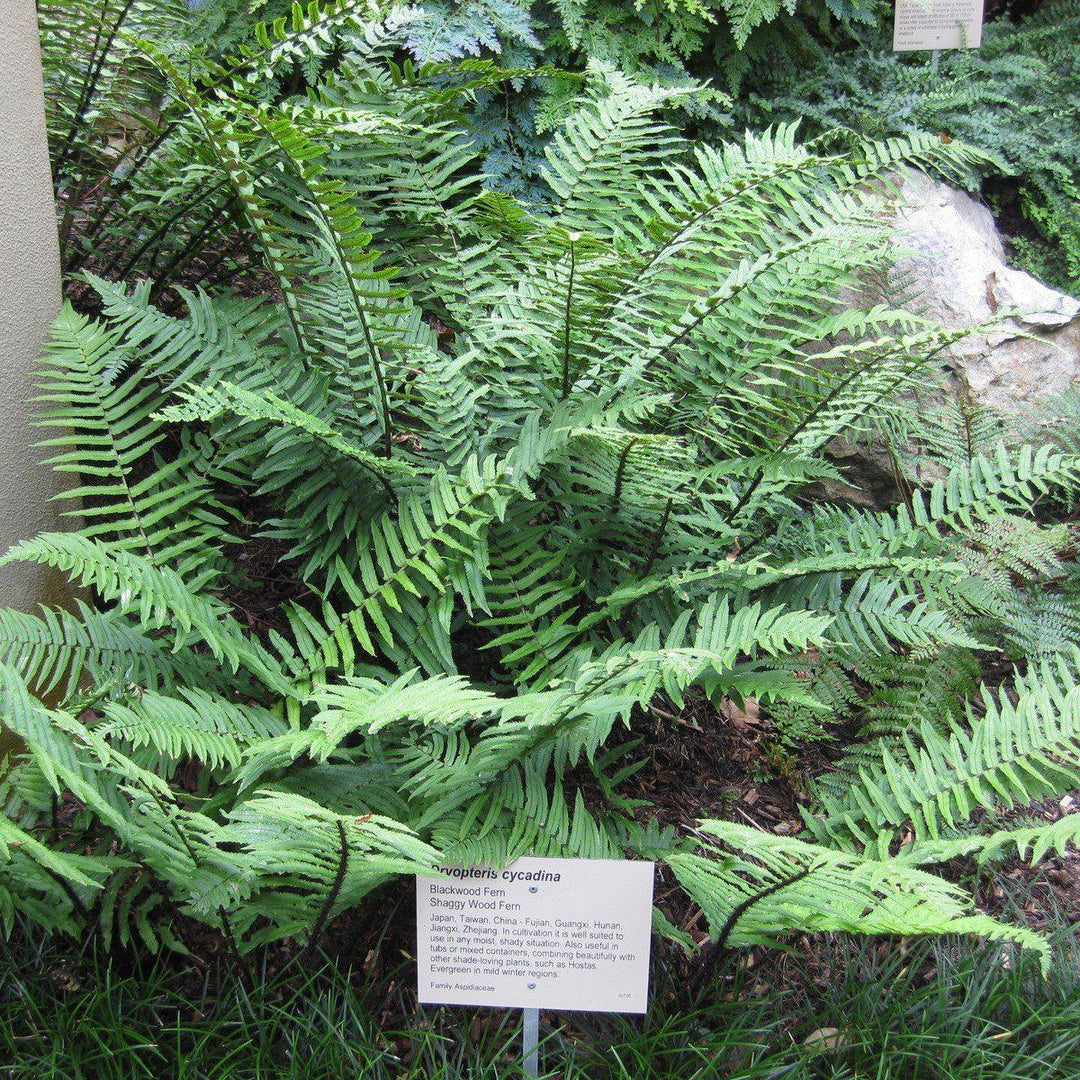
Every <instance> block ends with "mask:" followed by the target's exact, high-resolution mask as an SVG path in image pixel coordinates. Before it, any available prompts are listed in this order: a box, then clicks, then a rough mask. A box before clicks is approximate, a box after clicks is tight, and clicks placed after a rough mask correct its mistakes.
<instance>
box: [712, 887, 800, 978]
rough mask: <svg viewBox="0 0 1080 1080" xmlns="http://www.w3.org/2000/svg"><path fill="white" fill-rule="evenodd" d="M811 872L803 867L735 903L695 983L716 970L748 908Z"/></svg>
mask: <svg viewBox="0 0 1080 1080" xmlns="http://www.w3.org/2000/svg"><path fill="white" fill-rule="evenodd" d="M811 873H813V868H812V867H809V866H807V867H803V869H802V870H799V871H798V872H797V873H795V874H792V875H791V876H790V877H786V878H781V879H780V880H779V881H774V882H773V883H772V884H771V885H769V886H767V887H766V888H764V889H762V890H761V892H757V893H754V895H753V896H748V897H747V898H746V899H745V900H743V901H742V902H741V903H738V904H736V905H735V906H734V907H733V908H732V909H731V913H730V914H729V915H728V917H727V919H726V920H725V921H724V925H723V926H721V927H720V933H719V934H717V936H716V941H715V943H714V944H713V947H712V948H711V949H710V950H709V954H708V956H707V957H706V958H705V962H704V963H703V964H702V965H701V968H700V969H699V971H698V975H697V979H696V982H697V985H698V986H703V985H704V984H705V983H706V982H707V981H708V980H709V979H710V978H711V977H712V974H713V972H714V971H715V970H716V965H717V964H718V963H719V962H720V959H721V957H723V956H724V954H725V953H726V952H727V943H728V938H730V937H731V935H732V932H733V931H734V929H735V927H736V925H737V924H738V922H739V920H740V919H741V918H742V917H743V916H744V915H745V914H746V913H747V911H749V910H750V908H752V907H753V906H754V905H755V904H760V903H761V901H762V900H767V899H768V898H769V897H770V896H773V895H775V894H776V893H778V892H780V890H781V889H786V888H787V887H788V886H789V885H795V884H796V883H798V882H800V881H802V880H804V879H805V878H808V877H809V876H810V875H811Z"/></svg>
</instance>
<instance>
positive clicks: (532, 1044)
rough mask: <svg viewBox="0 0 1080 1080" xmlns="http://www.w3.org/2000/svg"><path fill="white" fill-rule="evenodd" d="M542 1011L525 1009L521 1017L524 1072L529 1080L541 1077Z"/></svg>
mask: <svg viewBox="0 0 1080 1080" xmlns="http://www.w3.org/2000/svg"><path fill="white" fill-rule="evenodd" d="M539 1042H540V1010H539V1009H524V1010H523V1011H522V1016H521V1052H522V1061H523V1067H524V1072H525V1075H526V1076H527V1077H529V1080H536V1078H537V1077H538V1076H539V1075H540V1051H539V1049H538V1043H539Z"/></svg>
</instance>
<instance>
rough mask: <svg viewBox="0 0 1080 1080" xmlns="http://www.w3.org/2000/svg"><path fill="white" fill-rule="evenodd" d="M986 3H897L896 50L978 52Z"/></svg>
mask: <svg viewBox="0 0 1080 1080" xmlns="http://www.w3.org/2000/svg"><path fill="white" fill-rule="evenodd" d="M982 26H983V0H896V18H895V21H894V22H893V51H894V52H911V51H913V50H916V49H931V50H934V49H977V48H978V47H979V46H980V45H981V44H982Z"/></svg>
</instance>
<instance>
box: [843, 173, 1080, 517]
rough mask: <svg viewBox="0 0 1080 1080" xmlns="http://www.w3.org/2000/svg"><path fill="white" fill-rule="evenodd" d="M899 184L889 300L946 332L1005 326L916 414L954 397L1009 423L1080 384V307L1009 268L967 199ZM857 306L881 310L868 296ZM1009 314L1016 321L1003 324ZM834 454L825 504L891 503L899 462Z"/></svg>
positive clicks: (964, 355)
mask: <svg viewBox="0 0 1080 1080" xmlns="http://www.w3.org/2000/svg"><path fill="white" fill-rule="evenodd" d="M897 184H898V196H897V198H896V200H895V206H896V209H895V212H894V220H893V225H894V228H895V231H896V245H897V250H898V253H899V257H898V259H897V261H896V263H895V265H894V267H893V269H892V271H891V272H890V275H889V286H890V290H889V291H890V292H892V293H894V294H896V293H899V294H900V295H902V296H903V298H904V304H905V306H906V307H908V308H909V309H910V310H914V311H917V312H918V313H919V314H922V315H925V316H927V317H928V318H930V319H933V320H934V321H936V322H937V323H939V324H940V325H942V326H945V327H947V328H949V329H965V328H968V327H973V326H979V325H983V324H987V323H990V322H993V321H995V320H998V319H1000V320H1001V321H999V322H997V323H996V325H995V326H994V328H993V330H992V331H991V332H990V333H976V334H971V335H969V336H967V337H966V338H964V339H963V340H961V341H959V342H957V343H955V344H954V345H952V346H951V347H950V348H949V350H948V351H947V352H946V353H945V354H944V355H943V358H942V359H943V369H942V371H941V372H940V375H941V379H940V386H939V385H937V382H936V380H935V378H934V376H933V375H928V378H926V379H925V380H923V381H922V383H921V385H920V387H919V390H918V394H917V403H918V405H919V406H920V407H922V408H927V409H936V408H938V407H940V406H941V405H942V404H943V403H944V401H945V400H946V399H947V398H951V399H953V400H956V401H960V402H964V403H965V404H970V405H976V406H987V407H990V408H992V409H995V410H997V411H998V412H1001V413H1004V414H1009V413H1012V414H1017V413H1027V412H1031V411H1033V409H1034V408H1035V407H1036V406H1037V405H1038V404H1039V402H1040V401H1041V400H1044V399H1046V398H1051V397H1054V396H1056V395H1059V394H1062V393H1064V392H1065V391H1066V390H1068V389H1069V388H1070V387H1071V386H1073V385H1074V384H1076V383H1080V301H1078V300H1076V299H1074V298H1073V297H1071V296H1067V295H1065V294H1064V293H1060V292H1057V291H1056V290H1054V289H1051V288H1048V287H1047V286H1046V285H1044V284H1042V282H1040V281H1038V280H1037V279H1036V278H1034V277H1032V276H1031V275H1030V274H1027V273H1025V272H1024V271H1022V270H1015V269H1013V268H1012V267H1010V266H1008V265H1007V264H1006V262H1005V248H1004V245H1003V244H1002V241H1001V237H1000V235H999V234H998V231H997V227H996V226H995V224H994V219H993V217H992V215H991V214H990V211H989V210H987V209H986V207H984V206H981V205H980V204H979V203H977V202H976V201H975V200H974V199H972V198H971V196H969V195H967V194H965V193H964V192H962V191H958V190H956V189H955V188H952V187H949V185H947V184H943V183H938V182H937V181H935V180H932V179H931V178H930V177H929V176H927V175H926V174H925V173H921V172H917V171H914V170H910V171H908V172H906V173H904V174H903V176H901V177H898V178H897ZM851 299H852V302H853V303H856V304H872V303H874V301H875V298H874V297H871V296H870V295H869V294H868V295H865V296H859V295H856V296H853V297H852V298H851ZM877 299H880V294H879V295H878V296H877ZM1006 312H1017V313H1018V314H1015V315H1010V316H1009V317H1007V318H1002V315H1003V313H1006ZM895 449H897V450H899V451H901V452H902V451H903V450H904V449H905V448H902V447H901V448H895ZM829 454H830V456H831V457H832V459H833V460H834V462H835V463H836V464H837V465H839V466H840V468H841V470H842V472H843V473H844V477H845V481H846V483H844V484H836V483H827V484H825V485H823V487H824V488H825V494H826V495H828V496H832V497H835V498H839V499H843V500H846V501H852V502H858V503H863V504H865V505H880V504H883V503H888V502H891V501H894V500H895V498H896V496H897V494H898V489H897V476H896V470H897V459H896V457H895V456H894V455H893V453H892V452H891V451H890V449H889V448H888V447H887V446H886V445H885V444H884V443H883V442H882V441H880V440H874V441H872V442H871V443H870V444H869V445H866V444H859V445H853V444H852V443H850V442H849V441H848V440H846V439H843V438H840V439H834V440H833V441H832V443H830V445H829ZM902 456H904V457H905V458H906V469H907V470H908V471H909V472H910V473H911V474H913V475H911V476H909V479H915V480H917V481H920V482H927V481H932V480H934V479H937V477H938V476H939V475H940V474H941V470H940V467H939V466H937V465H936V464H935V463H934V462H930V461H927V460H925V459H922V460H918V459H916V460H912V458H911V457H910V456H909V455H907V454H902Z"/></svg>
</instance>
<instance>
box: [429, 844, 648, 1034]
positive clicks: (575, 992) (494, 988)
mask: <svg viewBox="0 0 1080 1080" xmlns="http://www.w3.org/2000/svg"><path fill="white" fill-rule="evenodd" d="M440 869H442V870H444V871H445V872H446V874H447V875H448V876H446V877H417V879H416V946H417V949H416V952H417V962H418V978H417V983H418V990H419V997H420V1001H421V1002H424V1003H429V1004H440V1005H494V1006H502V1007H505V1008H523V1009H538V1008H539V1009H565V1010H581V1011H587V1012H625V1013H642V1012H644V1011H645V1009H646V1006H647V1004H648V991H649V946H650V944H651V930H652V896H653V864H652V863H651V862H626V861H622V860H615V859H539V858H524V859H519V860H518V861H517V862H515V863H513V864H512V865H510V866H508V867H506V869H504V870H503V869H499V870H497V869H494V868H491V867H469V868H468V869H462V868H461V867H440Z"/></svg>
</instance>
